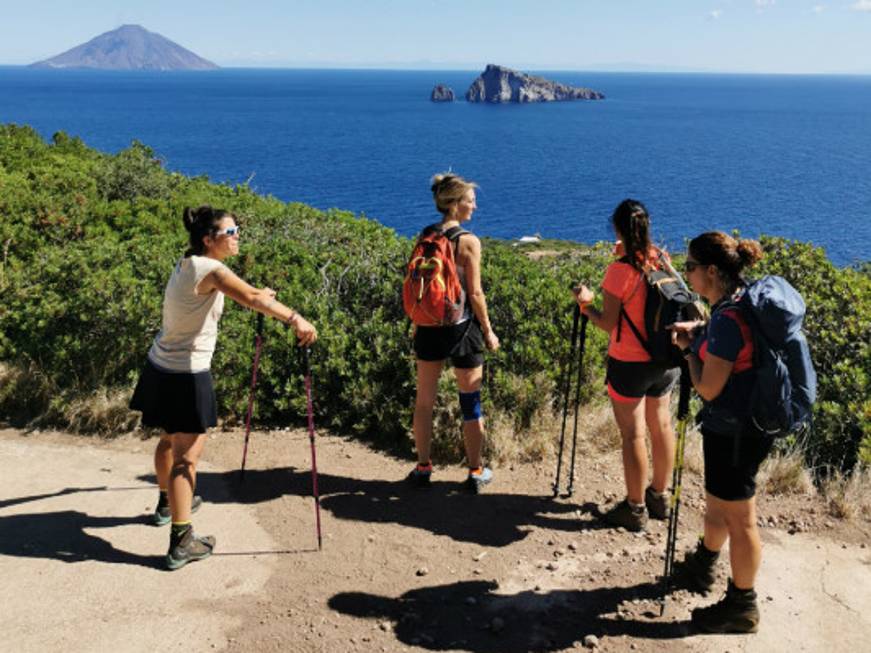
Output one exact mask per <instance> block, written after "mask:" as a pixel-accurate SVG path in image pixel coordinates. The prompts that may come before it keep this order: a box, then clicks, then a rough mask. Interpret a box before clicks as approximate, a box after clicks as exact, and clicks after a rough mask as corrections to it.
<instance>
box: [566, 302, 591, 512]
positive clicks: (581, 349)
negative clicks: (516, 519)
mask: <svg viewBox="0 0 871 653" xmlns="http://www.w3.org/2000/svg"><path fill="white" fill-rule="evenodd" d="M578 310H579V312H580V309H578ZM588 321H589V318H588V317H587V316H586V315H582V316H581V336H580V340H579V342H578V382H577V385H576V387H575V424H574V427H573V428H572V458H571V460H572V464H571V466H570V467H569V486H568V487H567V488H566V496H567V497H570V496H572V492H574V486H575V450H576V448H577V445H578V407H579V406H580V404H581V384H582V383H583V379H584V349H585V347H584V345H586V343H587V322H588Z"/></svg>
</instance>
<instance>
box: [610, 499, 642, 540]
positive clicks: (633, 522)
mask: <svg viewBox="0 0 871 653" xmlns="http://www.w3.org/2000/svg"><path fill="white" fill-rule="evenodd" d="M598 517H599V519H601V520H602V521H603V522H605V523H606V524H608V525H609V526H614V527H617V528H620V527H622V528H625V529H626V530H627V531H632V532H633V533H637V532H639V531H643V530H644V527H645V526H647V510H645V508H644V506H631V505H629V499H623V501H621V502H620V503H618V504H617V505H616V506H614V507H613V508H611V509H610V510H609V511H608V512H605V513H599V515H598Z"/></svg>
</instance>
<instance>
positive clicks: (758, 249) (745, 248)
mask: <svg viewBox="0 0 871 653" xmlns="http://www.w3.org/2000/svg"><path fill="white" fill-rule="evenodd" d="M735 251H736V252H737V253H738V257H739V258H740V259H741V264H742V265H741V267H742V268H747V267H750V266H752V265H753V264H754V263H756V262H757V261H759V260H761V259H762V256H763V252H762V246H761V245H760V244H759V242H758V241H755V240H750V239H749V238H742V239H741V240H739V241H738V245H737V246H736V247H735Z"/></svg>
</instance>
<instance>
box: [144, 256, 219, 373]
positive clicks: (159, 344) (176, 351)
mask: <svg viewBox="0 0 871 653" xmlns="http://www.w3.org/2000/svg"><path fill="white" fill-rule="evenodd" d="M222 268H224V269H226V266H225V265H224V264H223V263H221V262H220V261H216V260H215V259H212V258H208V257H206V256H188V257H185V258H183V259H181V260H180V261H179V262H178V263H177V264H176V266H175V269H174V270H173V272H172V276H171V277H170V278H169V283H167V284H166V291H165V292H164V295H163V323H162V326H161V329H160V332H159V333H158V334H157V336H156V337H155V338H154V343H153V344H152V345H151V349H150V350H149V351H148V360H149V361H151V363H152V364H153V365H154V366H155V367H157V368H159V369H162V370H164V371H167V372H204V371H207V370H208V369H209V368H210V366H211V364H212V354H213V353H214V351H215V341H216V340H217V338H218V320H220V319H221V313H222V312H223V310H224V293H222V292H220V291H219V290H212V292H210V293H208V294H206V295H198V294H197V288H198V287H199V285H200V282H201V281H202V280H203V279H204V278H205V277H206V276H207V275H208V274H210V273H212V272H214V271H215V270H219V269H222Z"/></svg>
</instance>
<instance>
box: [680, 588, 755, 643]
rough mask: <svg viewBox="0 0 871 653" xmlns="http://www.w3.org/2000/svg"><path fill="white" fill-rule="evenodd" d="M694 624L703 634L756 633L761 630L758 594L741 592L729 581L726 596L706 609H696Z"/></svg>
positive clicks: (749, 591) (693, 618)
mask: <svg viewBox="0 0 871 653" xmlns="http://www.w3.org/2000/svg"><path fill="white" fill-rule="evenodd" d="M691 621H692V624H693V626H695V628H696V630H698V631H700V632H703V633H755V632H756V631H757V630H759V607H758V606H757V605H756V592H754V591H753V590H752V589H749V590H739V589H738V588H737V587H735V585H734V584H733V583H732V579H731V578H730V579H729V585H728V587H727V588H726V595H725V596H724V597H723V598H722V599H720V600H719V601H717V602H716V603H714V604H713V605H709V606H707V607H705V608H696V609H695V610H693V614H692V619H691Z"/></svg>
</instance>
